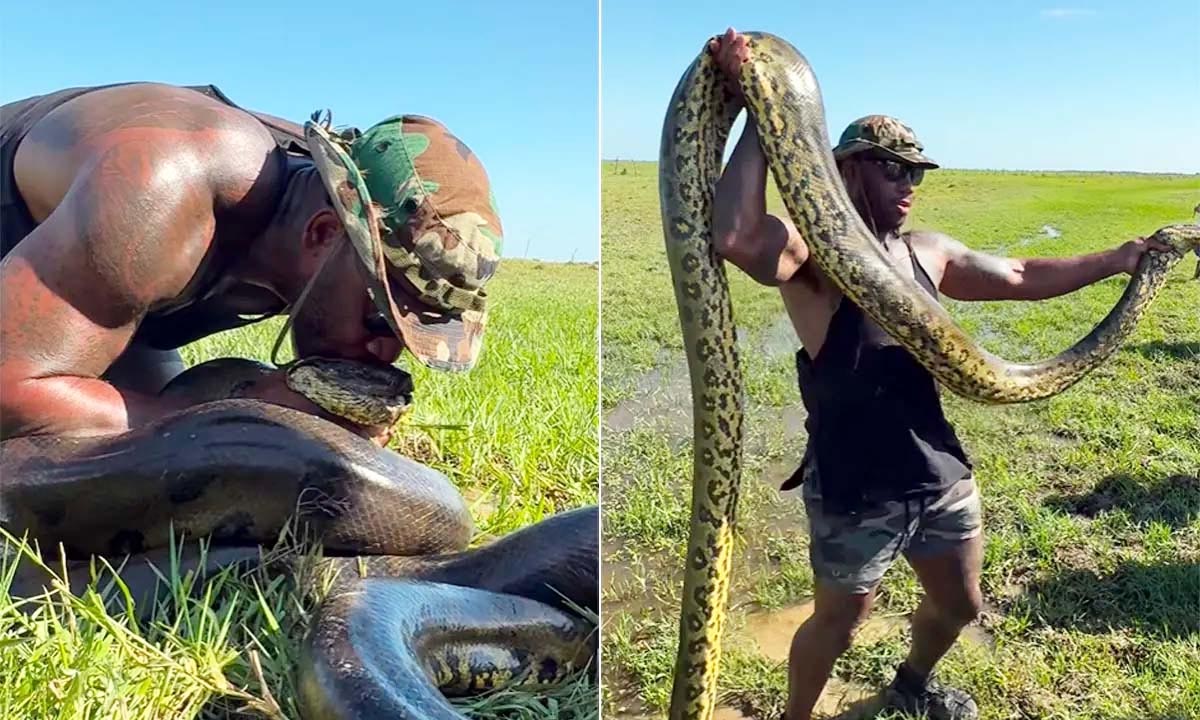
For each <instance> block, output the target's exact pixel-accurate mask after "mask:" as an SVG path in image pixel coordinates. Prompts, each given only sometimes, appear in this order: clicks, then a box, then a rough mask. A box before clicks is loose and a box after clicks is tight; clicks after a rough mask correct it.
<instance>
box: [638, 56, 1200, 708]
mask: <svg viewBox="0 0 1200 720" xmlns="http://www.w3.org/2000/svg"><path fill="white" fill-rule="evenodd" d="M746 36H747V39H748V45H749V49H750V60H749V61H748V62H746V63H744V64H743V65H742V70H741V77H740V85H741V87H742V90H743V92H744V95H745V98H746V106H747V110H748V112H749V116H750V117H749V118H748V120H747V121H748V122H754V123H756V126H757V128H758V131H759V137H760V139H761V140H760V141H761V143H762V147H763V151H764V154H765V155H766V157H767V162H768V166H769V167H770V169H771V173H772V175H773V177H774V178H775V181H776V184H777V185H778V187H779V190H780V193H781V195H782V197H783V200H784V204H785V205H786V207H787V210H788V213H789V215H790V216H791V218H792V220H793V221H794V223H795V225H796V228H797V229H798V230H799V231H800V233H801V234H802V236H803V237H804V238H805V240H806V242H807V244H808V247H809V250H810V257H811V259H812V260H813V261H815V262H816V263H817V265H818V267H820V269H821V270H822V272H824V273H825V274H826V275H827V276H828V277H829V278H830V279H831V280H832V281H833V282H834V284H835V285H836V286H837V287H838V288H839V289H840V290H841V291H842V292H843V293H844V295H845V296H846V297H847V298H849V299H850V300H851V301H853V302H854V303H855V304H856V305H858V306H860V307H861V308H862V309H863V311H864V312H865V313H866V314H867V315H868V316H870V317H871V318H872V319H874V320H875V321H876V322H878V323H879V324H880V326H881V327H883V328H884V329H885V330H887V331H888V332H889V333H890V334H891V335H892V336H893V337H895V338H896V340H897V341H898V342H899V343H900V344H902V345H903V346H904V347H906V348H907V349H908V350H909V352H911V353H912V354H913V356H914V357H915V358H916V359H917V360H918V361H919V362H920V363H921V364H922V365H923V366H925V367H926V368H927V369H928V370H929V371H930V373H932V375H933V376H934V378H935V379H936V380H937V381H938V382H939V383H941V384H942V385H943V386H945V387H946V388H948V389H950V390H951V391H953V392H955V393H957V394H959V395H962V396H963V397H966V398H968V399H971V400H974V401H978V402H982V403H1011V402H1023V401H1029V400H1036V399H1039V398H1045V397H1048V396H1051V395H1054V394H1056V393H1060V392H1062V391H1063V390H1066V389H1067V388H1069V387H1070V386H1071V385H1072V384H1074V383H1075V382H1077V381H1078V380H1080V378H1082V377H1083V376H1084V375H1085V374H1086V373H1087V372H1088V371H1090V370H1091V369H1093V368H1095V367H1096V366H1097V365H1099V364H1100V363H1102V362H1103V361H1104V360H1105V359H1106V358H1107V357H1109V356H1110V355H1111V354H1112V353H1113V352H1115V351H1116V350H1117V348H1118V347H1119V346H1120V344H1121V343H1122V342H1123V341H1124V340H1125V339H1126V338H1127V337H1128V336H1129V334H1130V333H1131V332H1132V331H1133V329H1134V327H1135V326H1136V324H1137V322H1138V319H1139V318H1140V317H1141V316H1142V313H1143V312H1144V311H1145V310H1146V308H1147V307H1148V305H1149V304H1150V303H1151V301H1152V300H1153V299H1154V297H1155V294H1156V293H1157V292H1158V291H1159V289H1160V288H1161V287H1162V286H1163V284H1164V282H1165V281H1166V275H1167V273H1168V271H1169V270H1170V269H1171V267H1172V266H1173V265H1174V264H1175V263H1176V262H1178V261H1179V260H1180V258H1181V257H1182V256H1183V254H1184V253H1185V252H1187V251H1188V250H1189V249H1194V248H1197V247H1200V227H1198V226H1195V225H1174V226H1168V227H1164V228H1162V229H1160V230H1159V231H1157V232H1156V233H1154V235H1153V237H1154V238H1155V239H1157V240H1160V241H1162V242H1164V243H1166V244H1167V245H1169V246H1170V247H1171V248H1172V250H1171V251H1170V252H1162V253H1159V252H1150V253H1146V254H1145V255H1144V256H1143V259H1142V261H1141V262H1140V264H1139V265H1138V267H1137V269H1136V271H1135V272H1134V274H1133V276H1132V278H1131V279H1130V281H1129V284H1128V286H1127V287H1126V289H1125V292H1124V294H1123V295H1122V296H1121V298H1120V300H1119V301H1118V302H1117V304H1116V306H1115V307H1114V308H1113V310H1112V311H1111V312H1110V313H1109V314H1108V315H1107V316H1106V317H1105V318H1104V319H1103V320H1102V321H1101V322H1100V323H1099V324H1098V325H1097V326H1096V327H1095V329H1093V330H1092V332H1091V333H1089V334H1088V335H1087V336H1086V337H1084V338H1083V339H1082V340H1080V341H1079V342H1077V343H1076V344H1075V345H1074V346H1072V347H1071V348H1069V349H1068V350H1066V351H1064V352H1062V353H1060V354H1059V355H1057V356H1055V357H1053V358H1050V359H1048V360H1045V361H1042V362H1038V363H1032V364H1018V363H1010V362H1007V361H1005V360H1003V359H1002V358H999V357H996V356H995V355H992V354H990V353H988V352H987V351H985V350H984V349H983V348H981V347H980V346H979V345H978V344H977V343H975V342H974V341H973V340H972V339H971V338H970V337H969V336H967V335H966V333H964V332H963V331H962V330H961V329H960V328H959V327H958V326H957V325H956V324H955V323H954V321H953V320H952V319H951V317H950V315H949V314H948V313H947V312H946V310H945V309H944V308H942V306H941V305H939V304H938V303H937V302H936V301H935V300H934V299H933V298H932V297H930V296H929V295H928V294H927V293H925V292H924V291H922V290H921V288H920V286H919V285H917V284H916V282H915V281H914V280H913V279H912V278H910V277H906V276H905V275H903V274H902V273H901V272H899V271H898V270H897V269H896V268H895V267H894V266H893V265H892V264H891V262H890V261H889V260H888V258H887V257H886V255H885V254H884V253H883V251H882V249H881V248H880V247H879V243H877V242H876V241H875V239H874V237H873V236H872V234H871V232H870V231H869V230H868V228H867V227H866V224H865V223H864V222H863V220H862V219H861V218H860V217H859V215H858V213H857V212H856V211H855V208H854V206H853V204H852V203H851V202H850V199H849V196H848V194H847V192H846V189H845V187H844V185H843V184H842V182H841V178H840V176H839V174H838V170H837V166H836V164H835V163H834V159H833V154H832V151H831V149H830V146H829V136H828V131H827V128H826V124H825V118H824V107H823V103H822V100H821V94H820V89H819V87H818V85H817V80H816V77H815V76H814V74H813V71H812V68H811V67H810V66H809V64H808V62H807V61H806V60H805V59H804V57H803V56H802V55H801V54H800V53H799V52H798V51H797V50H796V49H795V48H794V47H792V46H791V45H790V44H788V43H787V42H786V41H784V40H782V39H780V38H778V37H775V36H773V35H770V34H767V33H746ZM738 110H739V108H738V107H737V106H736V104H734V103H732V102H731V98H730V97H729V94H728V90H727V89H726V88H725V87H724V84H723V81H722V78H721V74H720V72H719V70H718V68H717V66H716V63H715V62H714V60H713V58H712V56H711V55H710V54H709V52H708V51H707V49H705V50H702V51H701V52H700V54H699V55H698V56H697V58H696V59H695V60H694V61H693V62H692V64H691V65H690V66H689V67H688V69H687V70H686V71H685V72H684V74H683V76H682V77H681V78H680V80H679V83H678V85H677V86H676V89H675V92H674V94H673V96H672V98H671V101H670V104H669V106H668V109H667V113H666V118H665V120H664V123H663V130H662V137H661V145H660V156H659V192H660V201H661V209H662V223H663V233H664V237H665V241H666V250H667V258H668V263H669V265H670V268H671V278H672V283H673V286H674V289H675V298H676V303H677V306H678V312H679V318H680V324H681V327H682V331H683V341H684V348H685V351H686V354H687V361H688V370H689V374H690V376H691V383H692V402H693V422H694V436H693V448H694V461H693V463H694V465H693V481H692V514H691V521H690V522H691V527H690V538H689V541H688V549H687V556H686V567H685V572H684V588H683V598H682V607H681V613H680V635H679V649H678V657H677V660H676V668H675V676H674V686H673V688H672V693H671V705H670V713H669V717H670V718H672V720H680V719H681V718H692V719H699V720H708V718H710V717H711V716H712V713H713V709H714V706H715V704H716V697H717V672H718V666H719V662H720V655H721V648H720V638H721V631H722V627H723V622H724V618H725V614H726V607H727V601H728V593H729V587H730V574H731V561H732V549H733V545H732V541H733V535H734V521H735V516H736V510H737V500H738V484H739V482H740V478H741V467H742V430H743V422H744V420H743V406H742V398H743V382H742V377H741V371H740V366H739V361H738V355H737V348H736V335H735V330H736V328H735V325H734V319H733V310H732V305H731V302H730V296H729V290H728V286H727V281H726V278H725V274H724V268H723V265H722V262H721V259H720V258H719V257H718V256H717V255H716V253H715V252H714V250H713V247H712V243H711V222H712V207H713V193H714V187H715V184H716V181H717V178H718V177H719V176H720V172H721V167H722V163H721V161H722V156H723V152H724V149H725V141H726V139H727V138H728V134H729V130H730V128H731V126H732V123H733V120H734V119H735V117H736V115H737V112H738Z"/></svg>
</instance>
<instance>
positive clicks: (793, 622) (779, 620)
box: [746, 600, 908, 662]
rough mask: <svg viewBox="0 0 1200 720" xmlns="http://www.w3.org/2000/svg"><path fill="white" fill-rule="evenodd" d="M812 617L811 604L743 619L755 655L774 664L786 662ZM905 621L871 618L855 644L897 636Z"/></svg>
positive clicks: (873, 615)
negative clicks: (798, 632) (794, 639)
mask: <svg viewBox="0 0 1200 720" xmlns="http://www.w3.org/2000/svg"><path fill="white" fill-rule="evenodd" d="M812 614H813V602H812V601H811V600H809V601H808V602H804V603H800V604H799V605H790V606H788V607H783V608H780V609H778V610H766V611H762V612H756V613H752V614H750V615H747V616H746V632H747V634H749V636H750V638H751V639H752V640H754V643H755V645H756V646H757V647H758V652H759V654H760V655H762V656H763V657H765V658H767V659H768V660H772V661H774V662H787V659H788V650H789V648H791V645H792V636H793V635H794V634H795V632H796V630H797V629H798V628H799V627H800V626H801V625H802V624H803V623H804V622H805V621H807V620H808V619H809V618H810V617H812ZM907 624H908V620H907V619H906V618H904V617H900V616H896V615H883V614H879V613H876V614H872V615H871V617H869V618H867V621H866V622H865V623H863V625H862V627H861V628H859V630H858V634H857V635H856V636H855V638H854V642H855V644H861V643H865V644H871V643H874V642H877V641H878V640H881V639H882V638H884V637H886V636H888V635H891V634H893V633H897V632H900V631H901V630H902V629H903V628H904V627H905V626H906V625H907Z"/></svg>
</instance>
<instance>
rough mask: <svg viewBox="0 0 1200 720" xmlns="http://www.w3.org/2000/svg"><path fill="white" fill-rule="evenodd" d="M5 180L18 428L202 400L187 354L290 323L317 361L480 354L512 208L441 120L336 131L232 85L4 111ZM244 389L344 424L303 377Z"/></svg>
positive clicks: (139, 418) (463, 360) (89, 423)
mask: <svg viewBox="0 0 1200 720" xmlns="http://www.w3.org/2000/svg"><path fill="white" fill-rule="evenodd" d="M314 119H315V118H314ZM0 178H3V182H2V183H0V191H2V197H0V203H2V205H0V211H2V212H0V220H2V225H0V241H2V252H3V262H2V264H0V307H2V308H3V313H2V314H0V439H7V438H11V437H15V436H20V435H28V434H54V435H64V436H82V435H97V434H112V433H122V432H125V431H127V430H130V429H133V428H137V427H139V426H142V425H145V424H146V423H149V422H152V421H154V420H156V419H157V418H160V417H162V416H164V415H167V414H169V413H172V412H175V411H178V410H181V409H183V408H186V407H187V406H188V405H189V404H192V403H191V402H190V401H189V400H188V399H186V398H185V399H180V398H175V397H171V398H169V399H168V398H166V397H163V396H160V395H159V392H160V391H161V390H162V388H163V387H164V386H165V385H166V384H167V383H168V382H169V381H170V380H171V378H172V377H174V376H175V375H176V374H178V373H179V372H181V371H182V370H183V365H182V362H181V360H180V356H179V354H178V352H177V351H176V349H177V348H179V347H181V346H182V345H185V344H187V343H189V342H192V341H194V340H196V339H199V338H201V337H205V336H207V335H211V334H213V333H215V332H218V331H221V330H226V329H229V328H233V327H238V326H241V325H245V324H247V323H250V322H254V321H256V320H260V319H262V318H264V317H268V316H271V315H276V314H283V313H286V314H287V315H288V319H289V322H290V325H291V327H292V328H293V344H294V349H295V351H296V355H297V356H298V357H307V356H314V355H322V356H326V357H336V358H345V359H351V360H359V361H364V362H372V363H385V364H386V363H392V362H393V361H395V360H396V359H397V357H398V356H399V355H400V353H401V351H402V350H403V349H404V348H407V349H408V350H409V351H410V352H411V353H412V354H413V355H414V356H415V357H417V358H418V359H419V360H420V361H421V362H423V363H425V364H426V365H429V366H431V367H434V368H438V369H442V370H464V369H467V368H469V367H471V365H472V364H473V363H474V362H475V359H476V357H477V355H478V353H479V350H480V344H481V339H482V332H483V327H484V321H485V293H484V285H485V283H486V282H487V281H488V280H489V279H490V278H491V277H492V275H493V274H494V272H495V270H496V267H497V264H498V258H499V252H500V246H501V227H500V220H499V217H498V214H497V212H496V210H495V207H494V204H493V200H492V196H491V192H490V189H489V185H488V179H487V175H486V173H485V171H484V168H483V166H482V165H481V163H480V162H479V160H478V159H477V158H476V157H475V155H474V154H472V153H471V151H470V150H469V149H467V147H466V145H464V144H463V143H462V142H461V141H459V140H458V139H457V138H455V137H454V136H453V135H452V134H451V133H450V131H449V130H448V129H446V128H445V127H443V126H442V125H440V124H439V123H437V122H436V121H434V120H431V119H429V118H424V117H418V116H396V117H392V118H389V119H387V120H384V121H382V122H380V123H378V124H377V125H374V126H373V127H371V128H370V129H368V130H367V131H366V132H363V133H359V132H357V131H347V132H344V133H335V132H334V131H332V130H331V129H330V128H329V127H328V123H327V122H326V123H324V124H322V123H319V122H313V123H309V125H308V126H307V127H306V128H305V129H301V128H300V127H299V126H298V125H295V124H293V123H289V122H286V121H282V120H279V119H277V118H273V117H270V116H268V115H264V114H260V113H252V112H248V111H245V110H243V109H241V108H239V107H237V106H235V105H234V104H233V103H232V102H231V101H230V100H229V99H228V98H226V97H225V96H224V95H223V94H222V93H221V92H220V91H219V90H218V89H217V88H215V87H213V86H202V87H196V88H184V87H174V86H168V85H159V84H149V83H132V84H123V85H116V86H105V87H97V88H75V89H69V90H63V91H59V92H55V93H51V94H48V95H43V96H39V97H33V98H28V99H26V100H21V101H18V102H14V103H11V104H9V105H5V106H4V107H3V108H0ZM285 331H286V327H285ZM241 397H247V398H254V399H259V400H264V401H267V402H271V403H276V404H280V405H285V406H290V407H293V408H297V409H301V410H304V411H307V412H310V413H313V414H318V415H324V413H323V411H321V410H319V409H318V408H317V407H316V406H315V405H313V404H311V403H310V402H309V401H308V400H307V399H305V398H304V397H303V396H301V395H299V394H297V393H294V392H292V391H291V390H290V389H288V387H287V386H286V385H285V383H284V378H283V373H282V371H281V372H277V373H275V374H273V375H271V376H269V377H268V378H266V379H265V380H262V381H259V382H257V383H255V384H254V385H253V386H251V387H249V388H248V389H246V390H244V391H243V393H242V394H241ZM326 417H327V418H328V419H335V418H330V417H329V416H326ZM339 422H343V423H345V422H346V421H339ZM351 429H353V430H355V431H357V432H359V433H360V434H363V435H367V436H369V437H372V438H373V439H374V440H376V441H377V442H379V443H381V444H382V443H384V442H386V439H387V435H388V430H389V429H388V428H362V427H352V428H351Z"/></svg>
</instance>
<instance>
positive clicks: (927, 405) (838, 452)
mask: <svg viewBox="0 0 1200 720" xmlns="http://www.w3.org/2000/svg"><path fill="white" fill-rule="evenodd" d="M905 244H906V245H907V244H908V239H907V238H905ZM908 252H909V257H910V258H911V260H912V267H913V275H914V276H915V278H916V280H917V282H918V283H919V284H920V285H921V287H923V288H925V290H926V291H927V292H928V293H929V294H931V295H933V296H934V297H935V298H936V297H937V288H936V287H935V286H934V284H933V281H932V280H931V279H930V277H929V275H928V274H927V273H926V272H925V269H924V268H922V267H921V264H920V263H919V262H917V256H916V254H915V253H914V252H913V250H912V246H911V245H909V246H908ZM796 370H797V375H798V378H799V384H800V395H801V398H802V400H803V402H804V406H805V408H806V409H807V411H808V419H807V421H806V422H805V427H806V429H807V430H808V446H807V448H806V449H805V453H804V461H803V464H802V465H801V467H800V469H799V470H797V471H796V473H795V474H794V475H793V476H792V477H791V479H789V480H788V481H787V482H785V483H784V484H783V489H785V490H786V489H789V488H792V487H795V486H796V485H798V484H799V483H801V482H803V477H804V473H805V470H806V469H808V468H809V464H810V463H815V467H814V468H813V469H815V470H816V473H815V478H816V482H817V484H818V486H819V487H818V489H819V491H820V494H821V497H822V502H823V503H824V504H825V505H826V506H827V507H829V508H830V509H831V510H834V511H837V512H853V511H855V510H858V509H862V508H863V507H864V506H866V505H868V504H871V503H875V502H881V501H887V500H898V499H902V498H914V497H920V496H926V495H934V494H937V493H939V492H940V491H942V490H943V489H945V488H946V487H948V486H950V485H952V484H953V483H955V482H957V481H959V480H962V479H963V478H966V477H968V476H969V475H970V474H971V464H970V462H969V461H968V459H967V456H966V453H965V452H964V451H963V448H962V445H961V443H959V441H958V437H957V436H956V435H955V433H954V429H953V428H952V427H951V426H950V423H949V422H947V420H946V417H945V415H944V414H943V412H942V404H941V399H940V397H939V395H938V387H937V383H936V382H935V381H934V379H933V376H931V375H930V374H929V372H928V371H927V370H925V368H923V367H922V366H921V365H920V364H919V363H918V362H917V361H916V360H915V359H914V358H913V357H912V355H911V354H909V352H908V351H907V350H906V349H904V347H902V346H901V345H900V344H898V343H897V342H896V341H895V340H894V339H892V337H891V336H890V335H889V334H888V333H887V332H886V331H885V330H883V329H882V328H881V327H879V325H878V324H876V323H875V321H873V320H872V319H871V318H870V317H868V316H867V315H866V314H864V313H863V312H862V310H861V309H859V307H858V306H857V305H855V304H854V303H852V302H851V301H850V300H849V299H848V298H842V302H841V304H840V305H839V307H838V309H837V311H836V312H834V314H833V318H832V319H831V320H830V322H829V330H828V332H827V333H826V337H825V343H824V345H822V346H821V351H820V352H819V353H818V354H817V359H816V360H815V361H813V360H812V359H811V358H809V356H808V353H807V352H805V351H804V350H800V351H799V352H797V353H796Z"/></svg>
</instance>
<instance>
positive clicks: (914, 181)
mask: <svg viewBox="0 0 1200 720" xmlns="http://www.w3.org/2000/svg"><path fill="white" fill-rule="evenodd" d="M871 162H873V163H875V164H876V165H878V166H879V167H880V168H881V169H882V170H883V176H884V177H885V178H887V179H888V181H889V182H900V181H901V180H903V179H904V178H905V176H907V177H908V182H909V184H911V185H912V186H913V187H916V186H918V185H920V184H921V181H922V180H924V179H925V168H923V167H917V166H916V165H909V164H908V163H902V162H897V161H895V160H883V159H881V158H871Z"/></svg>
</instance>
